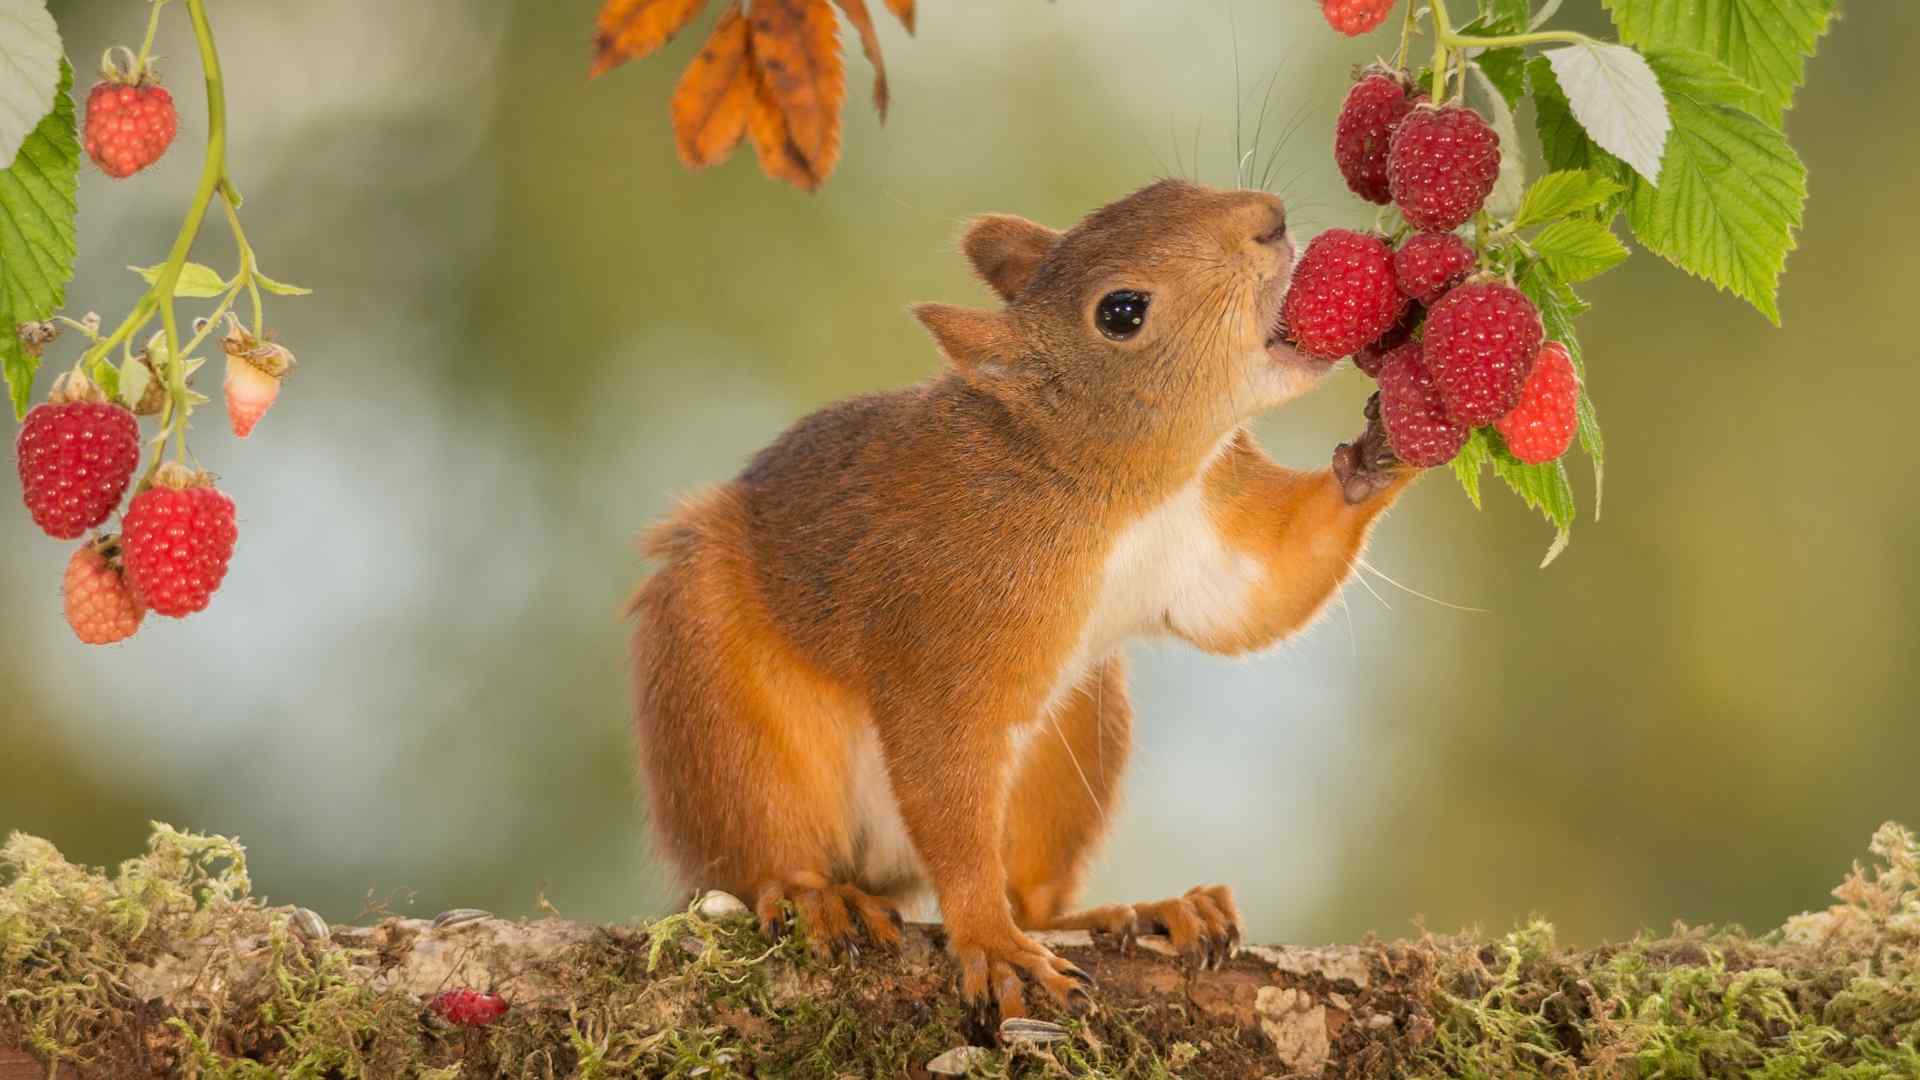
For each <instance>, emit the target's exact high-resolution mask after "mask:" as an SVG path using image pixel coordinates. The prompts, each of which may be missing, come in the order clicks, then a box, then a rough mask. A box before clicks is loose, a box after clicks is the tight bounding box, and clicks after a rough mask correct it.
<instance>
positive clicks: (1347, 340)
mask: <svg viewBox="0 0 1920 1080" xmlns="http://www.w3.org/2000/svg"><path fill="white" fill-rule="evenodd" d="M1406 307H1407V298H1406V297H1404V296H1402V295H1400V287H1399V286H1398V285H1396V284H1394V281H1393V249H1391V248H1389V247H1387V245H1386V242H1385V241H1383V240H1381V239H1380V238H1379V237H1377V236H1369V235H1367V234H1366V233H1357V232H1351V231H1349V230H1346V229H1328V230H1327V231H1326V232H1323V233H1321V234H1320V235H1319V236H1316V237H1314V238H1313V242H1312V243H1310V244H1308V245H1307V250H1306V253H1305V254H1303V255H1301V256H1300V265H1299V266H1298V267H1296V268H1295V269H1294V272H1293V281H1292V283H1291V284H1290V285H1289V286H1288V288H1287V298H1286V301H1285V302H1284V303H1283V304H1282V305H1281V309H1280V310H1281V318H1282V319H1283V320H1284V321H1285V323H1286V326H1287V333H1288V336H1289V339H1290V340H1291V341H1293V343H1294V344H1295V345H1297V346H1298V347H1299V348H1300V350H1301V351H1302V352H1305V353H1307V354H1308V355H1310V356H1318V357H1321V358H1323V359H1327V360H1337V359H1339V358H1340V357H1342V356H1346V355H1348V354H1350V353H1352V352H1353V351H1354V350H1356V349H1358V348H1360V347H1362V346H1364V345H1366V344H1368V343H1369V342H1372V341H1375V340H1377V339H1378V338H1379V337H1380V335H1382V334H1384V333H1386V332H1387V331H1388V330H1391V329H1392V328H1393V324H1394V323H1395V322H1397V321H1398V320H1399V318H1400V314H1401V312H1403V311H1405V310H1406Z"/></svg>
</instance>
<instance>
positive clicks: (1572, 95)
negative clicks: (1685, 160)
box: [1542, 41, 1673, 184]
mask: <svg viewBox="0 0 1920 1080" xmlns="http://www.w3.org/2000/svg"><path fill="white" fill-rule="evenodd" d="M1542 59H1544V60H1546V61H1547V63H1548V64H1549V65H1551V66H1552V68H1553V74H1554V78H1556V79H1558V80H1559V83H1560V90H1561V92H1562V93H1563V94H1565V95H1566V99H1567V105H1568V106H1569V107H1570V108H1571V109H1572V111H1573V116H1574V119H1576V120H1578V121H1580V126H1581V127H1583V128H1586V129H1587V136H1588V137H1589V138H1591V139H1592V140H1593V141H1594V143H1595V144H1597V145H1598V146H1600V147H1601V148H1602V149H1605V150H1606V151H1607V152H1608V153H1610V154H1612V155H1614V156H1615V157H1617V158H1619V159H1620V160H1622V161H1624V162H1626V163H1627V164H1628V165H1631V166H1633V169H1634V171H1635V172H1637V173H1639V174H1640V175H1641V176H1644V177H1646V178H1647V180H1648V181H1649V182H1650V183H1656V184H1657V183H1659V182H1660V162H1661V158H1662V156H1663V153H1664V150H1665V147H1666V142H1667V135H1668V132H1670V131H1671V130H1672V128H1673V120H1672V118H1671V117H1670V116H1669V113H1668V109H1667V103H1666V100H1665V96H1664V95H1663V94H1662V92H1661V86H1660V80H1659V79H1658V78H1657V77H1656V76H1655V74H1654V72H1653V68H1652V67H1651V66H1650V65H1649V64H1648V63H1647V59H1646V57H1644V56H1641V55H1640V54H1639V53H1638V52H1635V51H1634V50H1632V49H1629V48H1627V47H1626V46H1624V45H1608V44H1604V43H1602V42H1597V41H1588V42H1582V43H1581V44H1578V45H1568V46H1566V47H1565V48H1560V49H1553V50H1551V51H1549V52H1547V53H1545V54H1543V56H1542Z"/></svg>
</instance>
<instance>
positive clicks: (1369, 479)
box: [1333, 391, 1408, 505]
mask: <svg viewBox="0 0 1920 1080" xmlns="http://www.w3.org/2000/svg"><path fill="white" fill-rule="evenodd" d="M1366 416H1367V430H1365V431H1363V432H1361V433H1360V437H1359V438H1357V439H1355V440H1354V441H1352V442H1350V443H1341V444H1340V445H1339V446H1338V447H1335V448H1334V451H1333V475H1334V478H1335V479H1337V480H1339V481H1340V492H1341V494H1343V495H1344V496H1346V499H1347V502H1348V504H1349V505H1353V504H1358V503H1363V502H1366V501H1367V500H1368V499H1371V498H1373V497H1374V496H1375V495H1378V494H1380V493H1381V492H1382V491H1385V490H1387V489H1388V488H1389V487H1392V486H1393V484H1394V482H1395V481H1396V480H1398V479H1399V478H1400V476H1401V475H1402V474H1403V473H1404V472H1406V471H1407V468H1408V467H1407V466H1406V465H1404V464H1402V463H1401V461H1400V459H1399V458H1398V457H1395V456H1394V453H1393V447H1392V446H1391V445H1389V444H1388V442H1387V429H1386V426H1385V425H1384V424H1382V423H1381V421H1380V393H1379V391H1375V392H1374V394H1373V396H1372V397H1370V398H1368V399H1367V411H1366Z"/></svg>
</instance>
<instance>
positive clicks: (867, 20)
mask: <svg viewBox="0 0 1920 1080" xmlns="http://www.w3.org/2000/svg"><path fill="white" fill-rule="evenodd" d="M837 2H838V3H839V5H840V10H841V11H844V12H846V13H847V21H848V22H850V23H852V24H853V28H854V30H855V31H857V32H858V33H859V35H860V48H861V50H862V51H863V52H865V53H866V54H867V63H869V64H872V65H873V109H874V111H875V112H877V113H879V114H880V122H881V123H883V124H884V123H886V121H887V63H886V61H885V60H884V59H882V58H881V56H880V35H879V34H877V33H875V32H874V29H873V16H871V15H869V14H867V0H837Z"/></svg>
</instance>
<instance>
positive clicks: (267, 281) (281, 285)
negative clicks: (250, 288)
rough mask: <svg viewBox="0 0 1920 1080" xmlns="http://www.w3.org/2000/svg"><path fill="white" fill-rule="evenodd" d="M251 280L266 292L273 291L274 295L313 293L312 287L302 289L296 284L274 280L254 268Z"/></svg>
mask: <svg viewBox="0 0 1920 1080" xmlns="http://www.w3.org/2000/svg"><path fill="white" fill-rule="evenodd" d="M253 280H254V283H255V284H257V285H259V286H260V287H261V288H263V289H265V290H267V291H268V292H270V293H273V294H274V295H275V296H312V295H313V290H312V289H303V288H301V287H300V286H298V285H288V284H286V283H285V282H281V281H275V280H273V279H272V278H270V277H268V276H267V275H265V274H263V273H261V272H260V271H258V270H255V271H254V272H253Z"/></svg>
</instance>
